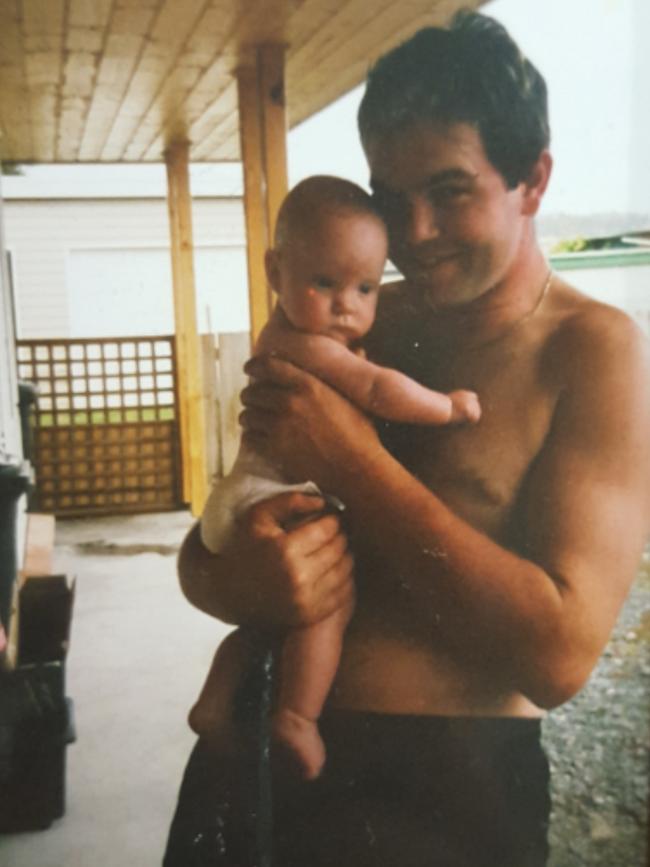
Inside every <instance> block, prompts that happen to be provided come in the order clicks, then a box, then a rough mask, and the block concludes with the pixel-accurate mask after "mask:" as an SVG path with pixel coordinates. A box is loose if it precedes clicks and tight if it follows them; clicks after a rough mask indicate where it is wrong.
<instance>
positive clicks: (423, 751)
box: [167, 13, 650, 867]
mask: <svg viewBox="0 0 650 867" xmlns="http://www.w3.org/2000/svg"><path fill="white" fill-rule="evenodd" d="M359 123H360V130H361V137H362V141H363V144H364V148H365V151H366V155H367V157H368V162H369V165H370V170H371V183H372V187H373V190H374V192H375V195H376V197H377V200H378V204H379V206H380V209H381V210H382V212H383V215H384V217H385V219H386V221H387V225H388V228H389V235H390V247H391V258H392V259H393V261H394V262H395V264H396V265H397V266H398V267H399V269H400V270H401V272H402V273H403V274H404V277H405V280H404V282H403V283H400V284H398V285H397V286H396V287H395V290H394V293H393V295H392V297H390V298H388V297H387V298H385V299H384V301H383V303H382V310H381V311H380V317H379V318H378V320H377V323H376V327H375V330H374V333H373V335H372V341H371V342H370V343H369V345H368V351H369V356H370V357H371V358H373V359H374V360H376V361H377V362H379V363H381V364H385V365H390V366H394V367H399V368H400V369H401V370H403V371H404V372H405V373H407V374H408V375H409V376H413V377H414V378H417V379H419V380H420V381H421V382H422V383H424V384H425V385H427V386H428V387H430V388H434V389H436V390H439V391H447V392H448V391H451V390H453V389H454V388H456V387H457V386H458V384H459V383H462V386H463V387H467V388H471V389H473V390H475V391H476V392H477V393H479V394H480V396H481V402H482V406H483V416H482V418H481V421H480V422H479V424H478V425H476V426H474V427H466V428H453V429H452V428H440V429H419V428H417V429H414V428H401V427H400V428H395V427H392V428H389V429H387V430H386V429H380V430H379V432H377V431H376V430H375V428H374V427H373V425H372V424H371V423H370V422H369V421H368V419H367V418H366V417H365V416H364V415H363V414H362V413H360V412H359V411H358V410H357V409H356V408H354V407H353V406H352V405H351V404H350V403H349V402H348V401H346V400H345V399H344V398H342V397H341V396H340V395H339V394H337V393H336V392H335V391H333V390H332V389H330V388H329V387H328V386H326V385H325V384H324V383H322V382H320V381H319V380H317V379H315V378H314V377H313V376H311V375H310V374H308V373H306V372H304V371H302V370H300V369H299V368H297V367H295V366H293V365H291V364H290V363H288V362H286V361H282V360H280V359H277V358H264V357H262V358H257V359H253V360H252V361H251V362H249V364H248V367H247V370H248V372H249V374H250V375H251V376H253V377H254V378H255V380H256V384H255V385H253V386H250V387H249V388H248V389H246V391H245V392H244V395H243V401H244V404H245V407H246V409H245V411H244V413H243V416H242V422H243V426H244V430H245V432H246V436H247V437H248V438H249V440H250V441H251V442H252V443H254V445H255V448H256V449H259V450H262V451H265V453H266V454H267V455H268V456H269V457H270V458H271V459H273V460H274V461H276V462H277V463H278V465H279V466H281V468H282V471H283V473H285V474H286V476H287V478H289V479H291V478H295V479H300V478H311V479H314V481H316V482H317V484H318V485H319V486H320V487H321V488H322V489H323V490H327V491H329V492H332V493H334V494H336V495H337V496H339V497H340V498H341V499H342V500H343V501H344V502H345V503H346V506H347V512H348V516H349V517H348V520H349V524H348V525H347V527H346V532H347V534H348V536H349V538H350V547H351V548H352V549H353V550H354V554H355V568H354V574H355V584H356V593H357V607H356V615H355V618H354V620H353V622H352V624H351V626H350V628H349V630H348V633H347V636H346V641H345V647H344V652H343V658H342V661H341V665H340V668H339V673H338V676H337V680H336V682H335V686H334V689H333V693H332V696H331V699H330V702H329V704H330V710H329V723H328V719H327V714H326V718H325V719H324V720H323V726H322V732H323V736H324V739H325V742H326V744H327V748H328V764H327V765H326V768H325V772H324V774H323V775H322V777H321V778H320V779H319V780H318V781H317V782H316V783H310V784H307V785H303V786H302V787H301V788H300V790H299V794H298V795H295V793H293V792H292V791H286V790H285V789H284V788H283V786H282V782H281V781H279V782H278V784H277V791H276V793H275V802H274V809H275V819H276V839H275V845H276V853H275V854H276V856H277V859H276V864H277V865H278V867H294V865H296V867H297V865H299V864H300V865H303V867H307V865H309V867H316V865H318V867H320V865H323V867H324V865H329V867H331V865H333V864H337V865H341V867H361V865H372V867H397V865H400V867H423V865H427V867H428V865H432V867H443V865H444V867H452V865H453V867H478V865H480V867H488V865H489V867H497V865H498V867H524V865H525V867H541V865H543V864H545V862H546V851H547V844H546V824H547V819H548V809H549V803H548V789H547V784H548V779H547V765H546V762H545V757H544V755H543V751H542V749H541V746H540V744H539V719H540V717H542V716H543V713H544V710H545V709H548V708H552V707H554V706H556V705H559V704H561V703H562V702H564V701H566V700H568V699H569V698H570V697H571V696H573V695H574V694H575V693H576V692H577V691H578V690H579V689H580V688H581V686H582V685H583V684H584V683H585V681H586V679H587V678H588V676H589V674H590V672H591V670H592V668H593V666H594V665H595V663H596V661H597V659H598V657H599V655H600V653H601V652H602V650H603V647H604V646H605V643H606V642H607V639H608V637H609V634H610V632H611V629H612V627H613V624H614V622H615V619H616V616H617V614H618V611H619V609H620V607H621V604H622V602H623V600H624V598H625V596H626V593H627V591H628V589H629V587H630V584H631V582H632V580H633V578H634V574H635V571H636V567H637V564H638V561H639V558H640V555H641V552H642V549H643V546H644V543H645V540H646V536H647V530H648V524H649V518H650V484H649V482H650V447H649V443H650V406H649V400H648V393H649V387H648V386H649V384H650V374H649V369H648V360H647V355H646V346H645V341H644V340H643V339H642V337H641V335H640V334H639V332H638V330H637V328H636V327H635V326H634V324H633V323H632V322H631V321H630V320H629V319H628V318H627V317H626V316H625V315H624V314H623V313H621V312H619V311H618V310H615V309H613V308H611V307H608V306H606V305H603V304H600V303H596V302H595V301H592V300H590V299H588V298H586V297H584V296H582V295H581V294H579V293H578V292H577V291H575V290H574V289H573V288H571V287H570V286H569V285H568V284H567V283H565V282H564V280H562V279H561V278H560V277H559V276H557V275H553V274H552V273H550V271H549V267H548V264H547V262H546V261H545V259H544V257H543V255H542V253H541V251H540V249H539V247H538V244H537V242H536V239H535V231H534V225H533V220H534V216H535V214H536V212H537V210H538V208H539V204H540V201H541V199H542V196H543V194H544V191H545V189H546V185H547V183H548V180H549V176H550V172H551V157H550V155H549V152H548V138H549V136H548V124H547V114H546V92H545V85H544V82H543V79H542V78H541V76H540V75H539V73H538V72H537V71H536V70H535V69H534V68H533V67H532V65H531V64H530V63H529V62H528V61H526V60H525V59H524V58H523V57H522V56H521V54H520V53H519V51H518V49H517V48H516V46H515V45H514V44H513V43H512V41H511V40H510V38H509V36H508V35H507V33H506V32H505V31H504V30H503V29H502V28H501V27H499V26H498V25H497V24H496V23H495V22H493V21H491V20H490V19H488V18H486V17H484V16H481V15H478V14H476V13H469V14H466V15H463V16H461V17H460V18H457V19H456V20H455V21H454V22H453V23H452V25H451V27H450V29H449V30H442V29H437V28H434V29H429V30H425V31H422V32H420V33H419V34H417V35H416V36H415V37H413V39H412V40H410V41H409V42H408V43H406V44H405V45H404V46H402V47H400V48H398V49H396V50H395V51H393V52H391V53H390V54H389V55H387V56H386V57H385V58H383V60H381V61H380V62H379V63H378V64H377V66H376V67H375V69H374V70H373V71H372V72H371V74H370V76H369V80H368V86H367V91H366V94H365V96H364V100H363V103H362V106H361V109H360V116H359ZM311 509H313V504H312V503H311V502H309V501H307V500H306V499H305V498H303V497H301V495H299V494H290V495H282V496H279V497H277V498H274V499H273V500H271V501H269V502H267V503H266V504H260V505H258V506H256V507H255V508H253V509H252V510H251V512H250V513H249V514H248V516H247V518H246V519H245V520H244V521H243V522H242V523H241V524H240V526H239V528H238V532H237V537H236V538H234V539H233V541H232V544H231V546H230V548H229V550H228V551H224V552H223V553H222V554H221V555H219V556H218V557H211V556H210V555H209V554H208V553H207V552H206V551H205V550H204V549H202V548H201V546H200V544H199V541H198V535H197V532H196V530H194V531H192V532H191V533H190V535H189V536H188V538H187V540H186V542H185V545H184V548H183V550H182V553H181V559H180V574H181V581H182V585H183V587H184V590H185V592H186V594H187V596H188V598H189V599H190V600H191V601H193V602H194V603H195V604H196V605H198V606H199V607H200V608H202V609H203V610H205V611H207V612H209V613H212V614H214V615H215V616H217V617H220V618H221V619H223V620H226V621H228V622H233V623H254V624H256V625H258V626H263V627H266V628H272V627H273V626H276V625H280V626H287V625H295V624H306V623H313V622H317V621H319V620H320V619H321V618H323V617H325V616H327V615H328V614H329V613H331V612H332V611H333V610H336V609H337V608H338V607H340V606H341V605H343V604H346V603H347V601H348V600H349V597H350V594H352V593H353V588H352V586H351V578H350V576H351V574H352V562H351V556H350V554H349V553H348V550H347V546H346V538H345V536H344V535H343V533H342V530H341V527H340V526H339V524H338V522H337V519H336V518H335V517H333V516H331V515H327V516H323V517H320V518H317V519H316V520H314V521H312V522H311V523H309V524H305V525H303V526H301V527H299V528H297V529H294V530H291V531H289V532H285V531H284V530H283V529H282V524H283V521H284V519H285V518H286V517H287V516H288V515H290V514H291V513H293V512H295V511H303V512H308V511H310V510H311ZM198 755H199V753H198V752H197V753H196V754H195V756H198ZM196 762H198V759H195V766H196ZM189 774H190V769H189V768H188V777H189ZM190 788H191V786H190V785H189V783H188V779H187V778H186V782H185V793H186V795H188V798H186V802H187V803H186V806H185V807H183V803H182V801H183V797H181V806H180V807H179V811H178V813H177V818H176V822H175V828H173V829H172V838H175V841H174V845H173V846H170V850H169V851H170V852H172V850H173V849H174V847H176V851H180V849H179V848H178V847H179V846H180V843H179V840H180V838H181V836H182V833H183V829H184V833H185V834H187V833H188V828H189V827H190V825H188V820H187V817H188V815H190V813H189V812H188V810H189V807H188V806H187V804H189V803H190V801H191V796H190V795H189V793H190ZM197 802H198V798H197V801H195V804H196V803H197ZM234 846H235V844H233V847H234ZM233 851H235V848H233ZM167 863H168V864H169V865H172V864H176V863H179V864H180V863H183V862H182V861H180V860H178V861H174V860H173V859H171V856H170V860H169V861H168V862H167ZM187 863H190V862H189V861H187ZM223 863H224V864H226V863H233V864H236V863H237V861H236V860H233V861H224V862H223Z"/></svg>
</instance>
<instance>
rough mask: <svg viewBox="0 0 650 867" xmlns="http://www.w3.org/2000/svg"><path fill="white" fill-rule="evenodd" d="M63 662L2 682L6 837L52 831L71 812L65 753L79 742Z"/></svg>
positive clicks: (0, 766) (1, 784) (1, 793)
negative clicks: (69, 746)
mask: <svg viewBox="0 0 650 867" xmlns="http://www.w3.org/2000/svg"><path fill="white" fill-rule="evenodd" d="M64 681H65V673H64V664H63V662H48V663H45V664H41V665H33V666H24V667H22V668H18V669H16V670H15V671H13V672H9V673H5V674H3V675H2V676H1V677H0V833H9V832H16V831H36V830H42V829H45V828H48V827H49V826H50V825H51V823H52V822H53V820H54V819H58V818H60V817H61V816H62V815H63V813H64V811H65V765H66V762H65V759H66V755H65V751H66V747H67V745H68V744H70V743H72V742H73V741H74V740H75V731H74V722H73V715H72V710H73V708H72V701H71V700H70V699H69V698H66V697H65V682H64Z"/></svg>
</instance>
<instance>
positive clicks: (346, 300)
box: [334, 289, 356, 313]
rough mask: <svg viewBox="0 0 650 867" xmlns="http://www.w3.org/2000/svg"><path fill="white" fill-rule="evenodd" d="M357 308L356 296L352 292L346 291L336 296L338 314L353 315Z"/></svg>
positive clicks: (335, 302)
mask: <svg viewBox="0 0 650 867" xmlns="http://www.w3.org/2000/svg"><path fill="white" fill-rule="evenodd" d="M355 307H356V295H355V293H354V292H353V291H352V290H348V289H345V290H343V291H342V292H337V293H336V295H335V296H334V310H335V312H336V313H351V312H352V311H353V310H354V309H355Z"/></svg>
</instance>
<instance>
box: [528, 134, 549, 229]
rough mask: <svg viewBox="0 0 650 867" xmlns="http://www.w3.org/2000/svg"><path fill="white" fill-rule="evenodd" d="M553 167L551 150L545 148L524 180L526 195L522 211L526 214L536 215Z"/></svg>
mask: <svg viewBox="0 0 650 867" xmlns="http://www.w3.org/2000/svg"><path fill="white" fill-rule="evenodd" d="M552 169H553V157H552V156H551V154H550V152H549V151H547V150H543V151H542V152H541V154H540V155H539V157H538V158H537V161H536V162H535V165H534V166H533V167H532V169H531V170H530V172H529V174H528V177H527V178H526V180H525V181H523V189H524V197H523V203H522V213H523V214H524V216H526V217H534V216H535V214H536V213H537V211H538V210H539V206H540V204H541V203H542V198H543V197H544V193H545V192H546V187H547V186H548V182H549V180H550V177H551V170H552Z"/></svg>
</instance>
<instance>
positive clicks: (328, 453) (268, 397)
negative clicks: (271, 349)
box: [240, 356, 383, 494]
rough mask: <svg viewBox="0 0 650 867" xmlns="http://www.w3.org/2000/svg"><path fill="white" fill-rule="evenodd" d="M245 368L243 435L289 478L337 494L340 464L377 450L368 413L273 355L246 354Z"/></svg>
mask: <svg viewBox="0 0 650 867" xmlns="http://www.w3.org/2000/svg"><path fill="white" fill-rule="evenodd" d="M245 370H246V373H248V375H249V376H251V377H252V378H253V382H252V384H251V385H249V386H248V387H247V388H245V389H244V390H243V392H242V395H241V400H242V403H243V405H244V407H245V409H244V411H243V412H242V414H241V416H240V422H241V424H242V427H243V429H244V439H245V441H247V442H248V443H250V444H251V446H253V448H255V450H256V451H259V452H261V453H263V454H264V455H266V457H267V458H269V460H271V461H272V462H273V463H274V464H275V465H276V466H279V467H280V468H281V470H282V472H283V474H285V475H286V477H287V478H288V479H289V480H290V481H304V480H305V479H310V480H312V481H314V482H316V483H317V484H318V485H319V486H320V487H321V488H322V489H323V490H326V491H328V493H333V494H337V493H338V491H337V489H336V477H337V472H338V471H339V469H340V468H349V466H350V465H351V463H354V462H355V459H356V458H357V457H358V456H359V455H360V454H363V455H364V457H365V459H366V461H367V459H368V457H369V456H371V455H372V453H373V452H377V453H379V452H381V451H383V449H382V446H381V444H380V442H379V439H378V437H377V434H376V432H375V430H374V428H373V426H372V424H371V422H370V421H369V420H368V418H367V417H366V416H365V415H364V414H363V413H362V412H360V411H359V410H358V409H357V408H356V407H354V406H353V405H352V404H351V403H350V402H349V401H348V400H346V399H345V398H343V397H342V396H341V395H340V394H339V393H338V392H337V391H335V390H334V389H333V388H330V387H329V386H328V385H326V384H325V383H324V382H322V381H321V380H320V379H318V378H317V377H315V376H313V375H311V374H309V373H307V372H306V371H304V370H302V369H301V368H299V367H296V366H295V365H294V364H292V363H291V362H289V361H285V360H283V359H280V358H276V357H273V356H259V357H256V358H252V359H251V360H250V361H249V362H248V363H247V365H246V367H245Z"/></svg>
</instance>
